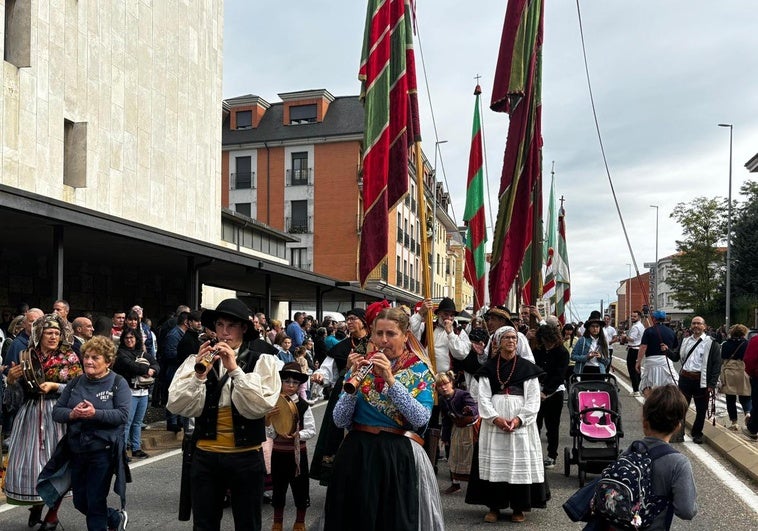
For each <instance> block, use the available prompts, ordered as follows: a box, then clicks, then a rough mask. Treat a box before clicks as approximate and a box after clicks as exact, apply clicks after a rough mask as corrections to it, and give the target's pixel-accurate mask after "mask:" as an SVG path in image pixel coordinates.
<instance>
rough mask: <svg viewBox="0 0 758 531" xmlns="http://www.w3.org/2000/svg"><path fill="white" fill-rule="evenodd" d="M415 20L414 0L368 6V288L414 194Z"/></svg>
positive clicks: (364, 269) (364, 234)
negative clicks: (399, 210) (393, 213)
mask: <svg viewBox="0 0 758 531" xmlns="http://www.w3.org/2000/svg"><path fill="white" fill-rule="evenodd" d="M412 16H413V9H412V5H411V0H369V2H368V7H367V11H366V27H365V32H364V37H363V50H362V54H361V65H360V70H359V72H358V78H359V79H360V80H361V81H362V87H361V98H362V99H363V103H364V109H365V123H364V140H363V224H362V227H361V244H360V256H359V260H358V263H359V266H358V269H359V271H358V274H359V279H360V282H361V284H362V285H365V283H366V279H367V277H368V276H369V274H370V273H371V271H373V270H374V269H375V268H376V267H377V266H378V265H379V264H380V263H381V262H382V260H384V257H385V256H386V255H387V240H388V222H389V215H388V214H389V210H390V209H391V208H392V207H393V206H394V204H395V203H397V202H398V201H399V200H400V199H401V198H402V197H403V195H405V194H406V193H407V192H408V146H409V144H411V143H412V142H414V141H416V140H419V139H420V138H419V136H420V134H419V128H418V105H417V94H416V74H415V59H414V54H413V22H412ZM421 182H423V179H419V183H421ZM419 185H421V184H419Z"/></svg>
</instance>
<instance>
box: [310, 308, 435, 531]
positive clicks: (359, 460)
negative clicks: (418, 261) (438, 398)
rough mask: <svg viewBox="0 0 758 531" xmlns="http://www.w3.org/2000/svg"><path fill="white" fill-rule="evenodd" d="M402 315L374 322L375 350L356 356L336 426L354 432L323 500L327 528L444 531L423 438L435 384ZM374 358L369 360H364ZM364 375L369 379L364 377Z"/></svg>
mask: <svg viewBox="0 0 758 531" xmlns="http://www.w3.org/2000/svg"><path fill="white" fill-rule="evenodd" d="M408 327H409V317H408V315H407V314H406V313H405V312H403V311H402V310H401V309H399V308H387V309H384V310H382V311H381V312H380V313H379V315H378V316H377V317H376V320H375V321H374V323H373V329H372V335H371V340H372V343H373V346H375V349H376V350H373V351H370V352H369V353H368V355H367V356H366V357H364V356H362V355H360V354H358V353H351V354H350V355H349V357H348V365H349V366H350V370H349V371H348V373H347V374H346V375H345V381H346V382H347V381H350V380H351V378H353V376H354V375H355V382H354V385H355V393H354V394H348V393H347V392H343V393H342V395H341V396H340V398H339V401H338V402H337V405H336V406H335V408H334V422H335V424H336V425H337V426H338V427H340V428H346V429H349V430H350V432H349V433H348V435H347V437H346V438H345V441H344V442H343V444H342V446H341V447H340V450H339V452H338V453H337V457H336V459H335V461H334V473H333V476H332V478H331V481H330V482H329V489H328V490H327V493H326V505H325V511H324V517H325V529H326V530H327V531H331V530H342V529H357V528H360V529H366V530H383V529H403V530H424V531H427V530H437V529H443V527H444V525H443V523H442V508H441V506H440V499H439V493H438V492H437V481H436V478H435V477H434V470H433V468H432V464H431V462H430V461H429V458H428V457H427V455H426V453H425V452H424V449H423V446H422V445H423V439H422V438H421V437H420V436H419V435H418V433H417V432H418V431H420V430H422V429H423V428H424V426H426V424H427V423H428V422H429V418H430V416H431V410H432V404H433V396H432V386H433V385H434V377H433V376H432V374H431V372H430V371H429V362H428V361H427V360H426V354H425V353H424V351H423V348H422V347H421V346H420V344H419V343H418V341H417V340H416V338H415V337H414V336H413V334H411V333H410V332H409V329H408ZM367 358H370V359H367ZM364 374H365V376H364Z"/></svg>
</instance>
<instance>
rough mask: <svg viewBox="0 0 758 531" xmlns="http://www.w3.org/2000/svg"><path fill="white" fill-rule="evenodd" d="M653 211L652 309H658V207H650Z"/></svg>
mask: <svg viewBox="0 0 758 531" xmlns="http://www.w3.org/2000/svg"><path fill="white" fill-rule="evenodd" d="M650 208H654V209H655V278H654V279H653V304H652V306H653V309H654V310H657V309H658V205H650Z"/></svg>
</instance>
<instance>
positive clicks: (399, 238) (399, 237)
mask: <svg viewBox="0 0 758 531" xmlns="http://www.w3.org/2000/svg"><path fill="white" fill-rule="evenodd" d="M397 242H398V243H403V229H402V228H400V227H398V228H397Z"/></svg>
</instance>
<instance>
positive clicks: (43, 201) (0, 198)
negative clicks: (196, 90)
mask: <svg viewBox="0 0 758 531" xmlns="http://www.w3.org/2000/svg"><path fill="white" fill-rule="evenodd" d="M220 215H221V214H220V213H219V216H220ZM56 242H59V244H61V245H62V248H63V250H64V252H63V256H64V261H65V260H67V257H71V256H77V257H80V258H82V257H84V258H86V259H87V261H88V262H91V263H97V264H99V265H106V266H107V265H108V264H121V265H123V264H124V263H128V262H129V261H130V260H134V259H135V258H138V259H139V263H140V266H141V267H142V268H144V269H149V270H152V271H154V272H155V273H156V274H160V275H173V276H183V277H186V278H187V279H188V280H189V277H190V276H192V275H195V274H196V275H197V276H198V280H199V282H200V283H202V284H208V285H213V286H218V287H222V288H227V289H230V290H235V291H238V292H242V293H247V294H250V295H251V296H256V297H266V294H267V293H270V296H271V299H272V300H275V301H290V300H314V299H316V298H317V296H320V297H321V300H322V301H323V302H350V301H352V302H372V301H374V300H379V299H383V298H385V297H386V295H385V294H384V293H382V292H380V291H376V290H372V289H368V290H363V289H361V288H360V287H359V286H355V285H352V284H349V283H344V282H340V281H339V280H337V279H334V278H330V277H327V276H324V275H319V274H316V273H313V272H310V271H305V270H303V269H298V268H294V267H291V266H289V265H284V264H281V263H277V262H275V261H271V260H267V259H265V258H258V257H254V256H250V255H248V254H245V253H241V252H237V251H234V250H231V249H227V248H225V247H223V246H220V245H216V244H212V243H208V242H203V241H200V240H197V239H193V238H188V237H185V236H181V235H177V234H174V233H171V232H168V231H164V230H161V229H157V228H155V227H150V226H147V225H144V224H141V223H138V222H135V221H131V220H127V219H123V218H119V217H116V216H112V215H109V214H104V213H102V212H98V211H95V210H91V209H86V208H82V207H79V206H77V205H73V204H70V203H66V202H64V201H59V200H56V199H51V198H48V197H44V196H41V195H38V194H34V193H30V192H27V191H24V190H20V189H17V188H13V187H9V186H6V185H0V246H2V247H9V248H24V249H35V250H39V252H40V253H48V254H50V255H52V254H53V253H55V252H56ZM64 267H65V262H64ZM269 290H270V291H269ZM390 300H393V299H391V298H390Z"/></svg>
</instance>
